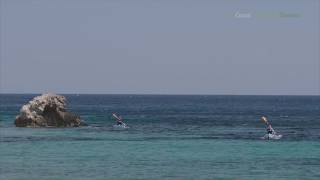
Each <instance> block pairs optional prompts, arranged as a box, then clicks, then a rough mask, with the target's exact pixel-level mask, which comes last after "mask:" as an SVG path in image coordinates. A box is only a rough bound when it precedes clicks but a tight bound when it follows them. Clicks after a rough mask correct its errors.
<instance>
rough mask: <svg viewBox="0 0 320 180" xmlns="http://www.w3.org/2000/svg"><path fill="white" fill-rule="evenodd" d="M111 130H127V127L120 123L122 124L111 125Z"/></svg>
mask: <svg viewBox="0 0 320 180" xmlns="http://www.w3.org/2000/svg"><path fill="white" fill-rule="evenodd" d="M113 128H115V129H128V128H129V126H127V125H126V124H125V123H122V124H115V125H113Z"/></svg>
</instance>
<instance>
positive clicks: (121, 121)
mask: <svg viewBox="0 0 320 180" xmlns="http://www.w3.org/2000/svg"><path fill="white" fill-rule="evenodd" d="M112 116H113V117H115V118H116V120H117V125H124V122H123V120H122V117H121V116H118V115H117V114H116V113H113V114H112Z"/></svg>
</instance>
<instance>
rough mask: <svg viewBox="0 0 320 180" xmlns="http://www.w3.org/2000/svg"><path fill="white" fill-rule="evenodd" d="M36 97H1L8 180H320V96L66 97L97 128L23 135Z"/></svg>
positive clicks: (0, 154)
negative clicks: (25, 111) (271, 135)
mask: <svg viewBox="0 0 320 180" xmlns="http://www.w3.org/2000/svg"><path fill="white" fill-rule="evenodd" d="M34 96H35V95H0V98H1V102H0V114H1V117H0V143H1V144H0V174H1V176H0V177H1V178H3V179H320V173H319V172H320V96H205V95H201V96H200V95H197V96H196V95H194V96H192V95H79V96H77V95H65V96H66V98H67V99H68V108H69V110H70V111H72V112H75V113H77V114H79V115H80V116H81V117H82V119H84V120H85V121H86V122H87V124H88V126H87V127H81V128H49V129H46V128H36V129H31V128H16V127H14V124H13V122H14V118H15V116H16V115H17V114H18V113H19V109H20V108H21V106H22V105H23V104H25V103H27V102H28V101H29V100H31V99H32V98H33V97H34ZM113 112H117V113H119V114H121V115H122V116H123V117H124V119H125V122H126V123H127V124H128V125H129V126H130V128H129V129H128V130H125V131H119V130H115V129H113V127H112V125H113V124H114V119H112V117H111V114H112V113H113ZM262 115H265V116H267V117H268V118H269V120H270V122H271V123H272V125H273V127H274V129H275V130H276V131H277V132H278V133H280V134H282V135H283V138H282V139H280V140H278V141H265V140H261V138H260V137H262V136H263V135H264V134H265V127H264V125H263V124H262V123H261V121H260V117H261V116H262ZM26 177H28V178H26ZM1 178H0V179H1Z"/></svg>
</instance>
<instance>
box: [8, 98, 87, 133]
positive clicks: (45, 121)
mask: <svg viewBox="0 0 320 180" xmlns="http://www.w3.org/2000/svg"><path fill="white" fill-rule="evenodd" d="M14 123H15V125H16V126H17V127H78V126H81V125H84V122H83V121H82V120H81V119H80V117H79V116H77V115H75V114H73V113H71V112H67V111H66V98H65V97H64V96H60V95H56V94H43V95H41V96H37V97H35V98H34V99H33V100H31V101H29V103H28V104H26V105H24V106H22V108H21V110H20V114H19V115H18V116H17V117H16V120H15V122H14Z"/></svg>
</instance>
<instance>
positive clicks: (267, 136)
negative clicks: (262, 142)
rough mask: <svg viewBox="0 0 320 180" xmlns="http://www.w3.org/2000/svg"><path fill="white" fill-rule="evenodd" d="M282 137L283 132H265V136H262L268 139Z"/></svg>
mask: <svg viewBox="0 0 320 180" xmlns="http://www.w3.org/2000/svg"><path fill="white" fill-rule="evenodd" d="M281 138H282V135H281V134H265V135H264V136H263V137H262V139H267V140H269V139H275V140H277V139H281Z"/></svg>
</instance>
